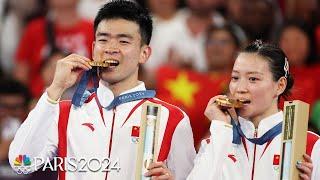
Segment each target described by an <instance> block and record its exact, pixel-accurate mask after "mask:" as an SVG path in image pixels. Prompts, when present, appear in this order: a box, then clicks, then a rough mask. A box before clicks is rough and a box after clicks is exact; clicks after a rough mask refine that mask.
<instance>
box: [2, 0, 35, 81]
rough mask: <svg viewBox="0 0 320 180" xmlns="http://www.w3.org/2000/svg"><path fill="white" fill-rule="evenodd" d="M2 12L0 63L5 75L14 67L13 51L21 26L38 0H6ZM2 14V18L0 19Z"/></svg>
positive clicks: (19, 35) (31, 13) (33, 11)
mask: <svg viewBox="0 0 320 180" xmlns="http://www.w3.org/2000/svg"><path fill="white" fill-rule="evenodd" d="M2 3H5V4H4V6H5V8H4V10H5V11H4V12H3V14H0V21H1V23H3V24H0V28H1V29H2V30H0V32H1V33H0V48H1V50H0V51H1V53H0V58H1V60H2V61H1V62H0V63H1V65H2V67H3V70H4V73H5V74H6V75H8V76H9V75H11V74H12V69H13V67H14V53H15V51H16V48H17V45H18V42H19V39H20V37H21V33H22V30H23V27H24V26H25V24H26V22H27V19H28V18H29V17H30V16H32V15H33V14H35V13H36V12H37V11H38V9H39V6H38V0H24V1H20V0H6V1H2ZM1 16H3V19H1Z"/></svg>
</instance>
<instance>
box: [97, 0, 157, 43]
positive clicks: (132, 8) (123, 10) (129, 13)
mask: <svg viewBox="0 0 320 180" xmlns="http://www.w3.org/2000/svg"><path fill="white" fill-rule="evenodd" d="M110 19H125V20H128V21H133V22H135V23H136V24H138V25H139V30H140V35H141V39H142V43H143V44H147V45H149V43H150V40H151V35H152V18H151V15H150V13H149V11H148V10H147V9H144V8H142V7H141V6H140V5H139V4H137V3H135V2H132V1H126V0H113V1H111V2H109V3H107V4H105V5H104V6H103V7H102V8H101V9H100V10H99V12H98V14H97V16H96V18H95V20H94V32H95V33H96V31H97V28H98V25H99V23H100V22H101V21H103V20H110Z"/></svg>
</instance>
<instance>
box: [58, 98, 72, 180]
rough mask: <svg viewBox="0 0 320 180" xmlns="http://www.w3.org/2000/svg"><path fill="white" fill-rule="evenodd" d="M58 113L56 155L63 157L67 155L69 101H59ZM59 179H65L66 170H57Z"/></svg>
mask: <svg viewBox="0 0 320 180" xmlns="http://www.w3.org/2000/svg"><path fill="white" fill-rule="evenodd" d="M59 108H60V113H59V122H58V138H59V139H58V157H61V158H62V159H64V158H65V157H66V156H67V127H68V119H69V113H70V108H71V101H61V102H60V103H59ZM62 167H64V160H63V162H62ZM58 175H59V180H65V179H66V171H65V169H64V171H60V170H59V172H58Z"/></svg>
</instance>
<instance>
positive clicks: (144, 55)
mask: <svg viewBox="0 0 320 180" xmlns="http://www.w3.org/2000/svg"><path fill="white" fill-rule="evenodd" d="M150 55H151V47H150V46H149V45H143V46H142V47H141V53H140V59H139V63H140V64H144V63H146V62H147V61H148V59H149V57H150Z"/></svg>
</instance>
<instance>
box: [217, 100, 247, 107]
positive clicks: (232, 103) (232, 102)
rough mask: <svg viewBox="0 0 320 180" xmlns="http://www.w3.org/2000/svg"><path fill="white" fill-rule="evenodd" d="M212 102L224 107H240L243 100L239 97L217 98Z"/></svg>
mask: <svg viewBox="0 0 320 180" xmlns="http://www.w3.org/2000/svg"><path fill="white" fill-rule="evenodd" d="M214 103H215V104H217V105H219V106H222V107H225V108H241V107H242V106H243V103H244V101H243V100H239V99H230V98H218V99H216V100H215V101H214Z"/></svg>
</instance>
